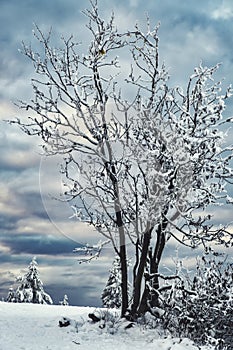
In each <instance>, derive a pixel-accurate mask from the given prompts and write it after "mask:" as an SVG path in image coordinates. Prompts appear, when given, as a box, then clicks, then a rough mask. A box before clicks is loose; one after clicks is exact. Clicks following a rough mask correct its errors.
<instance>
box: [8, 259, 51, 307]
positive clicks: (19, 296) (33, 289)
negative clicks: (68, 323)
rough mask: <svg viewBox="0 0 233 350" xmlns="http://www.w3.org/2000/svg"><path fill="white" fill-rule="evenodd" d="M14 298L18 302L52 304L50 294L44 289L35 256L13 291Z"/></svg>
mask: <svg viewBox="0 0 233 350" xmlns="http://www.w3.org/2000/svg"><path fill="white" fill-rule="evenodd" d="M15 300H16V302H18V303H34V304H53V301H52V298H51V297H50V295H49V294H47V293H45V291H44V288H43V283H42V281H41V279H40V276H39V272H38V268H37V262H36V258H35V257H34V258H33V259H32V261H31V262H30V264H29V266H28V271H27V272H26V274H25V275H24V276H23V277H22V278H21V281H20V285H19V287H18V288H17V290H16V292H15Z"/></svg>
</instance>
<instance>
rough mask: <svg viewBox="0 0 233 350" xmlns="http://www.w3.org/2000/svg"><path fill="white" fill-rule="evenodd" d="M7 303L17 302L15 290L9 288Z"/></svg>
mask: <svg viewBox="0 0 233 350" xmlns="http://www.w3.org/2000/svg"><path fill="white" fill-rule="evenodd" d="M6 301H7V302H8V303H14V302H15V291H14V289H13V288H12V287H10V288H9V291H8V295H7V298H6Z"/></svg>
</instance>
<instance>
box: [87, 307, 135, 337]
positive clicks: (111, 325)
mask: <svg viewBox="0 0 233 350" xmlns="http://www.w3.org/2000/svg"><path fill="white" fill-rule="evenodd" d="M89 317H90V318H91V320H92V322H94V323H96V324H98V327H99V328H100V329H104V330H105V331H106V332H107V333H110V334H115V333H116V332H117V331H118V330H119V329H120V328H127V326H128V324H129V322H128V321H127V320H126V319H123V318H121V317H120V313H119V312H118V311H117V310H113V309H96V310H94V312H93V313H91V314H89Z"/></svg>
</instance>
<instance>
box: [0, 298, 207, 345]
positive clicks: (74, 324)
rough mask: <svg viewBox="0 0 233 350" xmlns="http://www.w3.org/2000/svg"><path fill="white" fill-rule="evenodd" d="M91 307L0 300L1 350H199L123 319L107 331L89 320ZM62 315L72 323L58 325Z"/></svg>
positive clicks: (179, 340) (190, 343)
mask: <svg viewBox="0 0 233 350" xmlns="http://www.w3.org/2000/svg"><path fill="white" fill-rule="evenodd" d="M93 311H94V308H91V307H77V306H60V305H39V304H27V303H5V302H0V315H1V317H0V350H73V349H80V350H90V349H95V350H141V349H142V348H144V347H146V349H147V350H156V349H159V350H184V349H186V350H198V348H197V347H196V346H194V344H193V343H192V342H191V341H190V340H188V339H182V340H181V339H175V338H173V339H172V338H166V339H163V338H161V337H160V336H159V333H158V332H157V331H156V330H147V329H144V328H143V327H134V328H130V329H127V330H125V329H124V322H123V323H122V324H119V325H118V330H117V332H116V333H115V334H109V333H108V332H107V331H106V329H101V328H100V327H99V323H96V324H93V323H92V322H91V321H88V313H90V312H93ZM62 317H67V318H68V319H70V320H71V321H70V322H71V325H70V326H68V327H62V328H60V327H59V326H58V323H59V320H61V319H62ZM120 323H121V322H120ZM201 349H202V350H207V349H211V347H202V348H201Z"/></svg>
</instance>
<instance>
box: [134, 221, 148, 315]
mask: <svg viewBox="0 0 233 350" xmlns="http://www.w3.org/2000/svg"><path fill="white" fill-rule="evenodd" d="M152 230H153V227H151V228H148V229H147V230H146V232H145V233H144V235H143V241H142V251H141V256H140V261H139V265H138V270H137V274H136V278H135V283H134V291H133V303H132V306H131V317H132V318H133V319H134V318H136V317H137V316H138V311H139V310H138V307H139V304H140V299H141V287H142V278H143V274H144V271H145V266H146V262H147V257H148V250H149V245H150V240H151V232H152Z"/></svg>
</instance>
